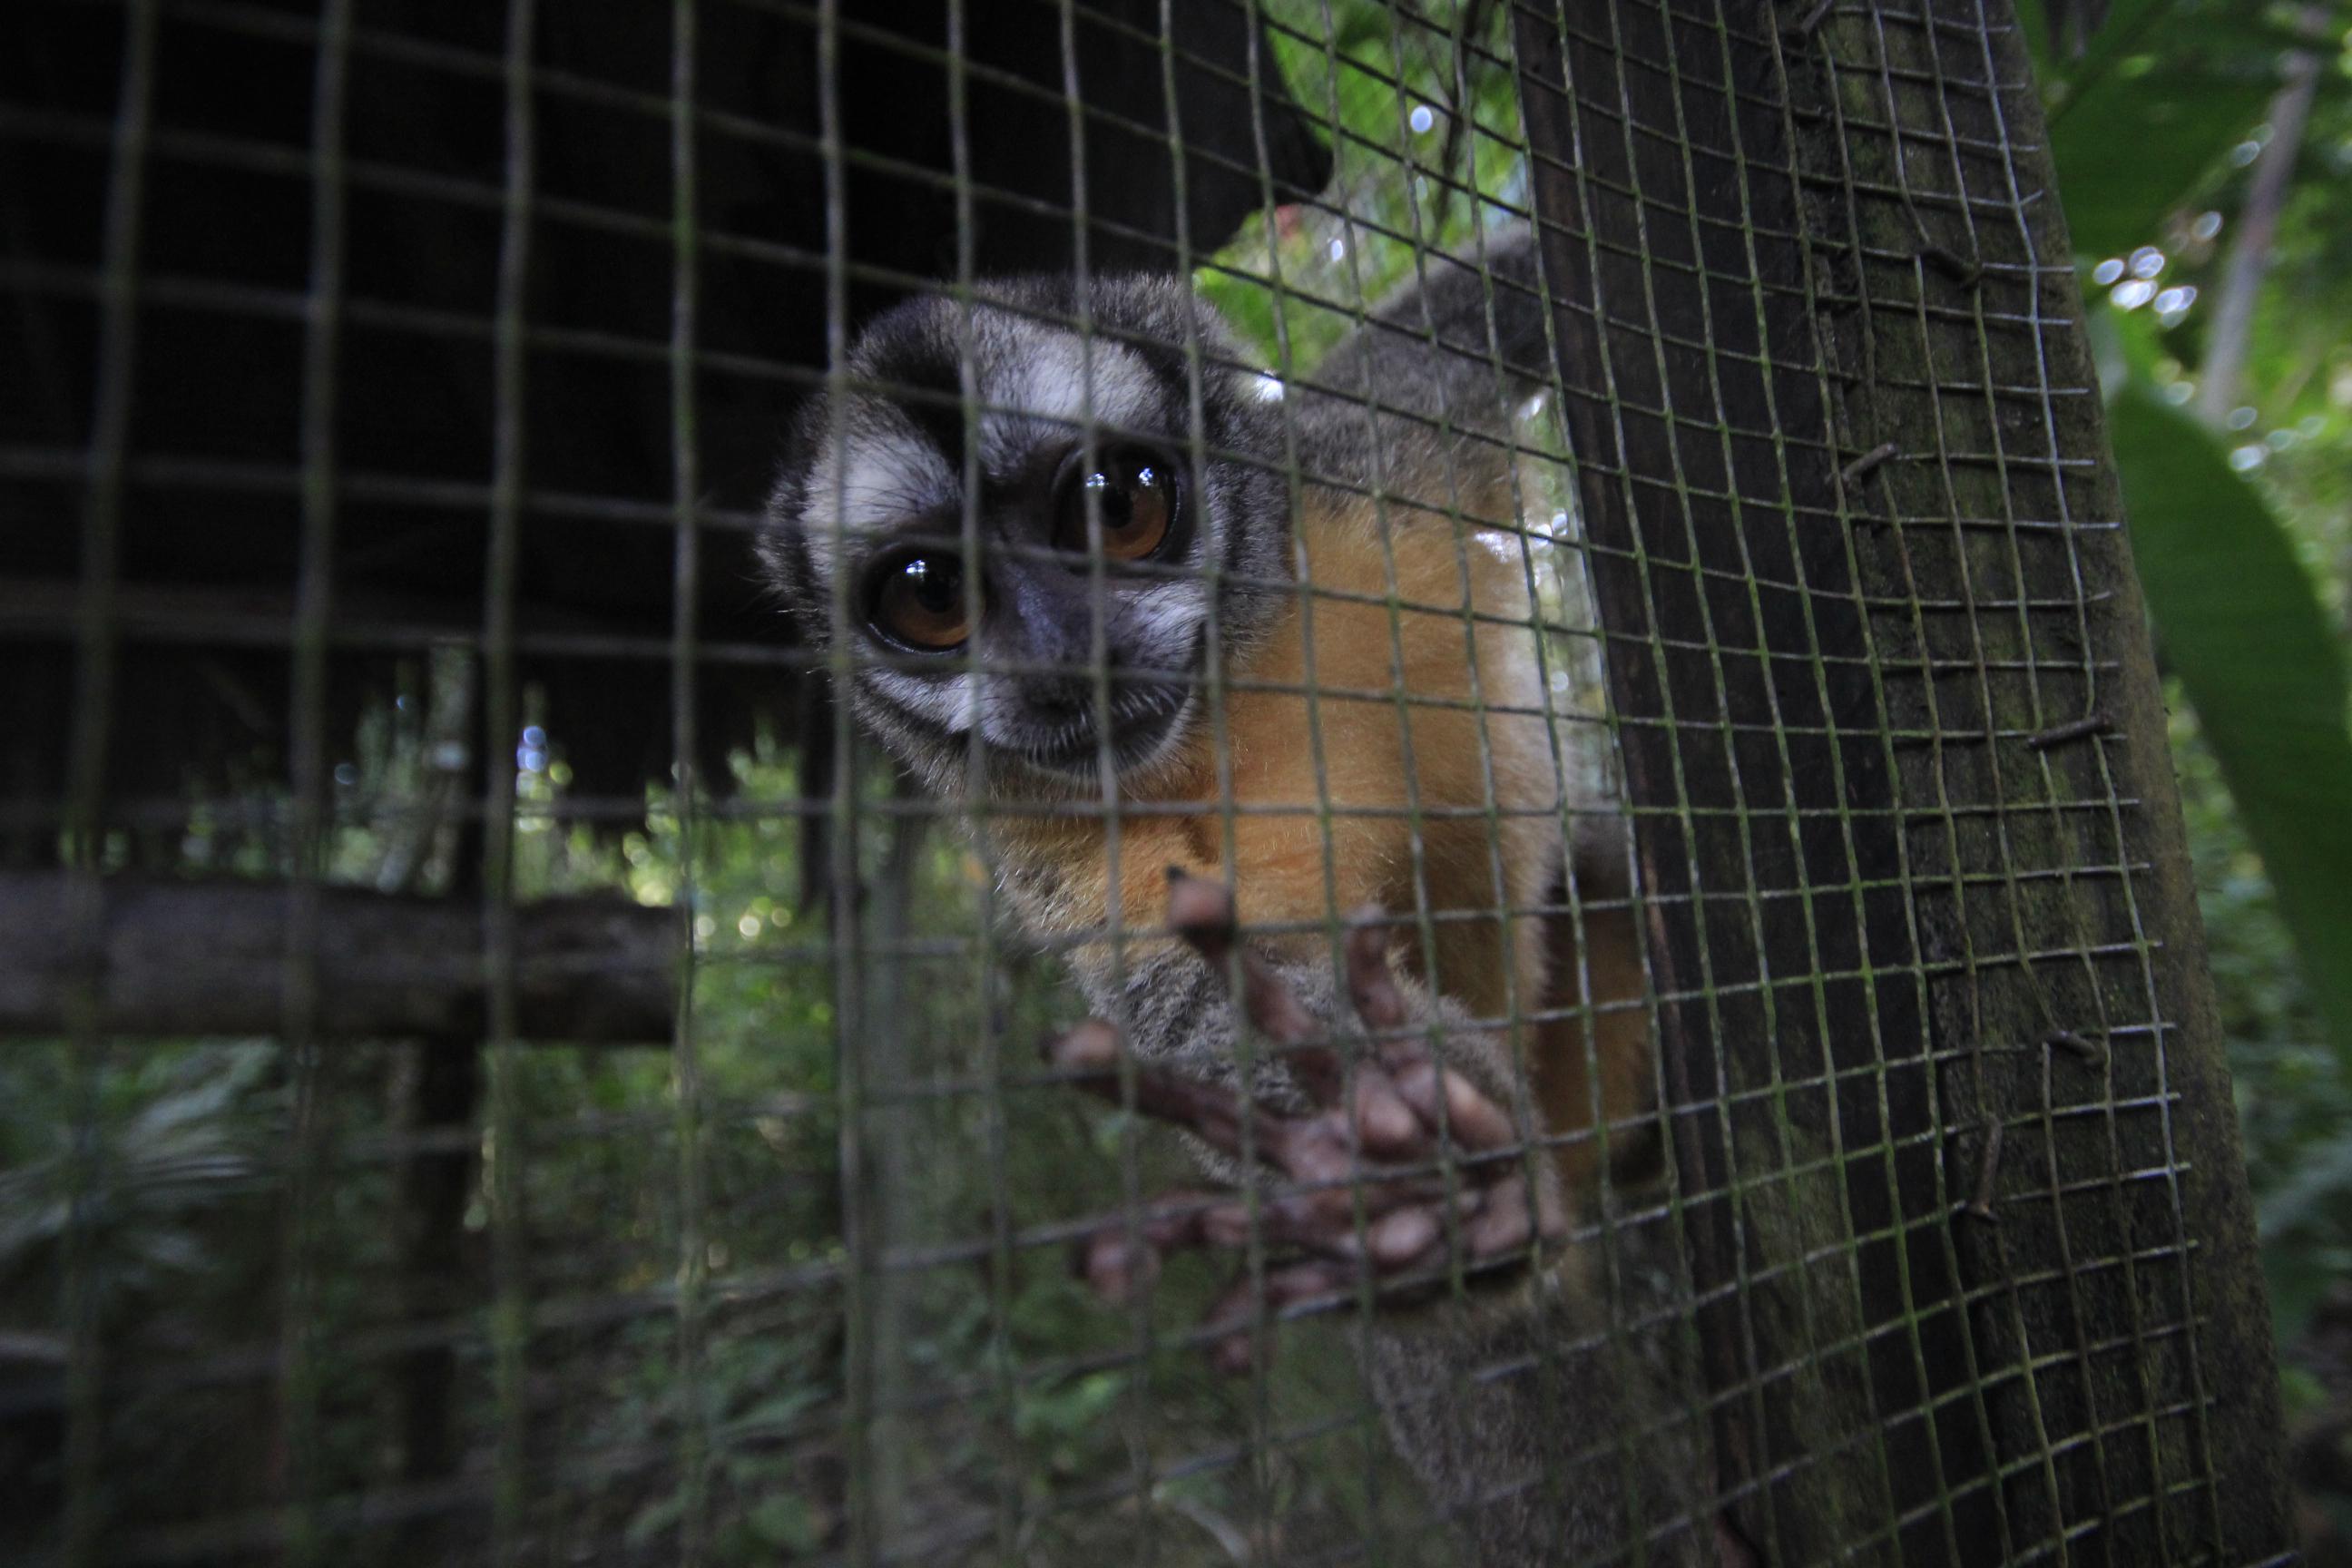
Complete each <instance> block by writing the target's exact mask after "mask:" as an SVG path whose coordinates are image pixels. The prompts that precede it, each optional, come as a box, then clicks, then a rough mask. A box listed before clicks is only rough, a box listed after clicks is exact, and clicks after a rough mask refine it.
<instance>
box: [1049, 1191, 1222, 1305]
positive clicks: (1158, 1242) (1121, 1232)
mask: <svg viewBox="0 0 2352 1568" xmlns="http://www.w3.org/2000/svg"><path fill="white" fill-rule="evenodd" d="M1228 1203H1229V1199H1228V1198H1227V1196H1226V1194H1223V1193H1213V1192H1205V1191H1200V1190H1196V1189H1179V1190H1178V1191H1175V1192H1172V1193H1163V1194H1160V1196H1159V1197H1158V1198H1156V1199H1154V1200H1153V1201H1152V1203H1151V1205H1150V1206H1149V1207H1147V1208H1144V1209H1140V1210H1139V1211H1137V1212H1136V1214H1135V1215H1133V1217H1132V1218H1131V1219H1120V1220H1115V1221H1112V1222H1110V1223H1108V1224H1107V1225H1105V1226H1103V1227H1102V1228H1101V1229H1099V1230H1097V1231H1095V1232H1094V1233H1093V1234H1092V1235H1090V1236H1086V1237H1080V1238H1079V1239H1078V1241H1077V1242H1076V1250H1075V1255H1074V1258H1073V1263H1074V1264H1075V1266H1076V1273H1077V1274H1078V1276H1079V1277H1080V1278H1081V1279H1085V1280H1086V1281H1087V1284H1089V1285H1091V1286H1093V1287H1094V1289H1095V1293H1096V1294H1097V1295H1098V1296H1100V1297H1102V1298H1103V1300H1106V1301H1109V1302H1111V1303H1112V1304H1113V1305H1118V1304H1121V1303H1124V1302H1126V1301H1128V1300H1132V1299H1133V1297H1134V1295H1135V1293H1136V1292H1137V1291H1138V1290H1139V1289H1146V1288H1149V1287H1150V1284H1151V1283H1152V1281H1153V1280H1155V1279H1158V1278H1159V1277H1160V1260H1161V1259H1162V1258H1164V1257H1165V1256H1166V1255H1167V1254H1168V1253H1171V1252H1173V1251H1176V1250H1178V1249H1179V1248H1181V1247H1198V1246H1201V1245H1202V1244H1203V1243H1204V1242H1205V1241H1207V1239H1208V1238H1209V1236H1210V1234H1211V1232H1212V1231H1213V1229H1214V1228H1215V1227H1216V1223H1217V1222H1216V1221H1215V1220H1214V1219H1213V1217H1212V1216H1213V1215H1215V1214H1216V1213H1217V1211H1219V1210H1221V1209H1223V1208H1224V1207H1225V1206H1227V1205H1228Z"/></svg>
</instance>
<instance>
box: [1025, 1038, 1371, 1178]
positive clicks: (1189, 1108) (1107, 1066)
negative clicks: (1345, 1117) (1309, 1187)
mask: <svg viewBox="0 0 2352 1568" xmlns="http://www.w3.org/2000/svg"><path fill="white" fill-rule="evenodd" d="M1045 1057H1046V1059H1047V1060H1048V1061H1050V1062H1052V1063H1053V1064H1054V1065H1055V1067H1058V1068H1064V1069H1065V1070H1067V1071H1070V1072H1073V1073H1078V1074H1083V1075H1084V1076H1082V1077H1079V1078H1077V1079H1076V1080H1075V1081H1076V1085H1077V1087H1078V1088H1080V1089H1085V1090H1086V1091H1087V1093H1088V1094H1091V1095H1093V1096H1095V1097H1096V1098H1097V1099H1098V1100H1104V1101H1107V1102H1108V1103H1109V1104H1112V1105H1125V1104H1126V1103H1128V1101H1127V1100H1126V1099H1125V1097H1124V1095H1123V1093H1122V1091H1121V1089H1120V1087H1119V1079H1118V1070H1117V1069H1118V1030H1117V1029H1116V1028H1114V1027H1112V1026H1110V1025H1108V1024H1107V1023H1105V1022H1103V1021H1102V1020H1101V1019H1099V1018H1089V1019H1087V1021H1086V1022H1085V1023H1083V1024H1080V1025H1078V1026H1076V1027H1075V1028H1072V1029H1070V1030H1068V1031H1067V1032H1066V1033H1065V1034H1062V1035H1060V1036H1058V1037H1055V1038H1052V1039H1049V1040H1048V1041H1046V1043H1045ZM1134 1086H1135V1099H1134V1102H1133V1103H1134V1106H1135V1109H1136V1110H1139V1111H1141V1112H1142V1113H1143V1114H1144V1115H1146V1116H1149V1117H1151V1118H1153V1119H1154V1120H1156V1121H1166V1122H1169V1123H1171V1124H1172V1125H1174V1126H1177V1127H1181V1128H1182V1129H1184V1130H1185V1131H1188V1132H1191V1133H1192V1134H1193V1135H1194V1136H1196V1137H1198V1138H1200V1139H1202V1141H1203V1142H1207V1143H1209V1144H1211V1145H1212V1146H1213V1147H1215V1148H1217V1149H1219V1150H1222V1151H1223V1152H1225V1153H1228V1154H1231V1155H1234V1157H1236V1158H1239V1159H1255V1160H1259V1161H1263V1162H1265V1163H1270V1164H1272V1165H1273V1166H1275V1167H1276V1169H1278V1170H1280V1171H1282V1172H1284V1173H1286V1174H1288V1175H1289V1176H1291V1177H1293V1178H1295V1179H1296V1180H1297V1181H1301V1182H1306V1183H1310V1184H1325V1183H1332V1182H1341V1181H1345V1180H1347V1179H1348V1176H1349V1173H1350V1172H1351V1171H1352V1170H1354V1169H1355V1165H1356V1162H1355V1158H1354V1155H1353V1153H1352V1152H1351V1151H1350V1150H1349V1146H1348V1139H1347V1135H1346V1134H1345V1132H1344V1131H1340V1130H1339V1129H1337V1128H1335V1127H1333V1126H1332V1125H1330V1119H1329V1117H1328V1116H1322V1117H1315V1118H1309V1119H1306V1120H1294V1119H1291V1118H1288V1117H1285V1116H1281V1115H1279V1114H1277V1113H1276V1112H1274V1111H1271V1110H1266V1109H1265V1107H1264V1106H1261V1105H1259V1104H1257V1103H1256V1102H1255V1100H1250V1099H1248V1098H1246V1097H1245V1096H1244V1095H1243V1094H1241V1093H1240V1092H1239V1091H1238V1090H1235V1089H1226V1088H1220V1087H1218V1086H1216V1085H1214V1084H1206V1083H1202V1082H1200V1081H1199V1080H1198V1079H1189V1078H1185V1077H1183V1076H1181V1074H1178V1073H1172V1072H1170V1071H1168V1070H1167V1069H1166V1068H1155V1067H1148V1066H1145V1065H1144V1064H1142V1063H1137V1064H1136V1066H1135V1068H1134Z"/></svg>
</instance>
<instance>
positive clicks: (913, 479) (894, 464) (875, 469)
mask: <svg viewBox="0 0 2352 1568" xmlns="http://www.w3.org/2000/svg"><path fill="white" fill-rule="evenodd" d="M845 446H846V449H845V450H844V449H842V448H841V447H839V446H835V447H834V449H831V450H828V451H826V452H824V454H823V455H822V456H820V457H819V458H817V460H816V463H815V465H814V467H813V468H811V469H810V471H809V487H808V500H807V506H806V510H804V511H803V515H802V520H801V521H802V528H803V531H804V534H805V537H806V538H807V540H808V548H809V554H810V556H811V557H812V558H813V559H814V562H815V563H816V565H817V567H818V569H819V570H821V571H824V572H826V573H828V574H829V573H830V572H831V571H832V568H833V562H834V555H835V552H834V546H835V542H836V538H837V537H839V538H847V537H853V536H855V535H857V534H860V533H868V532H871V531H874V530H876V529H877V528H887V527H888V526H889V525H890V524H892V523H895V522H900V521H904V520H906V519H907V518H908V517H911V516H913V515H914V514H915V513H917V512H919V511H922V510H925V509H927V508H929V507H935V506H937V505H939V504H940V502H941V501H943V500H954V499H955V495H956V480H957V476H956V474H955V472H954V470H953V469H951V468H949V467H948V461H947V458H945V457H944V456H942V455H941V454H940V450H939V448H938V447H934V446H932V445H931V444H930V443H929V441H926V440H924V439H923V438H922V437H921V436H920V435H919V434H918V433H917V432H916V431H914V430H913V429H911V428H908V429H890V430H874V429H866V430H859V431H854V432H852V433H851V434H850V436H849V437H848V438H847V441H846V443H845Z"/></svg>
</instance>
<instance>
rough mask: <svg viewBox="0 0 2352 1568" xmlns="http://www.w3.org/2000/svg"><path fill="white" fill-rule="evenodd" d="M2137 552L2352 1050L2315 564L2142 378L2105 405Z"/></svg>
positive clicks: (2343, 844) (2347, 1051)
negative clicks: (2302, 559)
mask: <svg viewBox="0 0 2352 1568" xmlns="http://www.w3.org/2000/svg"><path fill="white" fill-rule="evenodd" d="M2109 416H2110V421H2111V428H2112V431H2113V434H2114V437H2115V444H2116V464H2117V466H2118V467H2119V468H2121V470H2122V472H2123V476H2124V489H2125V500H2126V506H2127V510H2128V511H2129V513H2130V517H2131V537H2132V549H2133V553H2134V555H2135V556H2136V557H2137V562H2138V566H2139V576H2140V582H2141V584H2142V585H2143V586H2144V587H2145V589H2146V590H2147V603H2148V611H2149V614H2150V616H2152V617H2153V619H2154V620H2155V622H2156V630H2157V637H2158V642H2159V644H2160V645H2161V647H2162V648H2163V652H2164V656H2165V659H2166V662H2167V663H2168V664H2169V665H2170V666H2171V668H2173V669H2174V670H2175V671H2176V672H2177V673H2178V674H2179V677H2180V680H2181V684H2182V685H2183V686H2184V687H2185V688H2187V689H2188V692H2189V701H2190V703H2191V704H2192V705H2194V706H2195V708H2196V710H2197V716H2198V719H2199V721H2200V722H2201V723H2202V724H2203V726H2204V730H2205V734H2206V738H2207V740H2208V741H2209V742H2210V744H2211V746H2212V748H2213V752H2214V755H2215V756H2216V757H2217V758H2218V759H2219V760H2220V763H2221V776H2222V778H2223V779H2224V780H2225V781H2226V782H2227V783H2228V784H2229V786H2230V793H2231V795H2232V796H2233V797H2234V798H2235V799H2236V801H2237V803H2238V809H2239V812H2240V814H2241V815H2242V817H2243V819H2244V822H2245V825H2246V832H2247V835H2248V837H2251V838H2252V841H2253V845H2254V847H2255V849H2256V850H2257V851H2258V852H2259V853H2260V854H2261V855H2262V858H2263V865H2264V866H2265V867H2266V868H2267V869H2268V870H2269V873H2270V878H2271V882H2272V885H2273V887H2274V888H2275V889H2277V892H2278V904H2279V912H2280V914H2281V915H2282V917H2283V918H2284V920H2285V921H2286V926H2287V930H2288V931H2290V932H2291V933H2292V935H2293V937H2294V945H2295V951H2296V952H2297V954H2298V956H2299V957H2300V959H2301V961H2302V967H2303V973H2304V978H2305V981H2306V982H2307V983H2308V984H2309V985H2310V987H2311V991H2312V994H2313V995H2314V997H2315V999H2316V1000H2317V1002H2318V1004H2319V1008H2320V1012H2321V1015H2322V1016H2323V1017H2324V1018H2325V1019H2326V1026H2327V1029H2328V1033H2329V1037H2330V1038H2331V1040H2332V1042H2333V1044H2334V1046H2335V1048H2336V1052H2337V1053H2338V1055H2339V1056H2340V1057H2342V1058H2344V1059H2346V1060H2347V1062H2352V731H2347V724H2346V696H2347V679H2346V673H2345V667H2344V654H2343V651H2342V649H2341V648H2340V647H2338V646H2337V643H2336V638H2335V636H2334V635H2333V633H2332V631H2331V629H2330V627H2329V626H2328V621H2327V616H2326V611H2325V609H2323V608H2322V606H2321V605H2320V602H2319V597H2318V595H2317V593H2316V592H2315V589H2314V586H2313V584H2312V582H2311V579H2310V578H2309V577H2308V576H2307V575H2306V574H2305V572H2304V570H2303V567H2302V565H2301V563H2298V562H2297V561H2296V559H2295V555H2294V546H2293V544H2292V543H2291V542H2290V541H2289V539H2288V537H2287V534H2286V532H2285V531H2284V529H2283V528H2282V527H2281V526H2280V524H2279V522H2278V520H2277V519H2275V518H2273V516H2272V515H2271V511H2270V509H2269V507H2268V505H2267V504H2266V503H2265V502H2264V501H2263V497H2262V495H2261V493H2260V492H2259V491H2257V490H2256V489H2254V488H2253V487H2252V485H2250V484H2248V483H2247V482H2246V481H2245V480H2244V479H2242V478H2241V477H2240V476H2238V475H2237V474H2234V473H2232V472H2231V470H2230V466H2229V464H2228V462H2227V461H2226V460H2225V459H2224V458H2223V457H2222V454H2221V447H2220V446H2219V445H2218V444H2217V443H2216V442H2215V440H2214V438H2213V437H2212V436H2211V435H2210V433H2208V432H2207V431H2206V429H2205V428H2204V427H2203V426H2200V425H2199V424H2197V423H2196V422H2195V421H2193V420H2191V419H2190V418H2189V416H2187V415H2185V414H2182V413H2180V412H2179V411H2178V410H2175V409H2173V408H2170V407H2168V406H2167V405H2165V404H2164V403H2163V402H2161V401H2160V400H2159V399H2158V398H2157V397H2155V396H2153V395H2150V394H2149V393H2148V391H2147V388H2146V386H2145V385H2144V384H2141V383H2140V382H2138V381H2137V380H2135V381H2134V382H2132V383H2131V384H2127V385H2126V387H2125V388H2124V389H2123V391H2122V392H2121V393H2120V394H2118V395H2117V396H2116V400H2115V402H2114V404H2113V405H2111V407H2110V409H2109Z"/></svg>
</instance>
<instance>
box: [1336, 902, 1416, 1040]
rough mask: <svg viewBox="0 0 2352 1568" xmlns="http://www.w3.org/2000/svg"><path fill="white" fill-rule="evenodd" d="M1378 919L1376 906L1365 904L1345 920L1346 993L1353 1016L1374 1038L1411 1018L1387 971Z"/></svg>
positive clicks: (1386, 945) (1385, 935)
mask: <svg viewBox="0 0 2352 1568" xmlns="http://www.w3.org/2000/svg"><path fill="white" fill-rule="evenodd" d="M1382 918H1383V915H1382V911H1381V907H1380V906H1379V905H1378V904H1367V905H1365V906H1364V907H1363V908H1362V909H1360V910H1357V911H1356V912H1355V913H1354V914H1352V915H1350V916H1349V917H1348V994H1349V999H1350V1000H1352V1001H1353V1002H1354V1003H1355V1005H1356V1016H1357V1017H1359V1018H1361V1019H1362V1020H1363V1021H1364V1026H1365V1027H1366V1028H1368V1029H1370V1030H1371V1031H1372V1033H1374V1034H1375V1035H1382V1034H1387V1033H1389V1032H1390V1031H1391V1030H1394V1029H1401V1028H1402V1027H1403V1026H1404V1024H1405V1021H1406V1019H1407V1018H1408V1017H1409V1016H1411V1015H1410V1013H1409V1011H1408V1010H1407V1008H1406V1006H1405V1000H1404V992H1403V991H1402V990H1401V989H1400V988H1399V987H1398V985H1397V983H1396V974H1395V973H1394V972H1393V971H1392V970H1391V969H1390V968H1389V938H1388V931H1387V930H1386V929H1385V928H1384V927H1383V926H1382V925H1381V920H1382Z"/></svg>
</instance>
